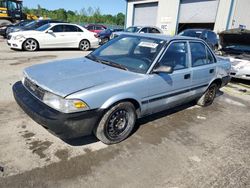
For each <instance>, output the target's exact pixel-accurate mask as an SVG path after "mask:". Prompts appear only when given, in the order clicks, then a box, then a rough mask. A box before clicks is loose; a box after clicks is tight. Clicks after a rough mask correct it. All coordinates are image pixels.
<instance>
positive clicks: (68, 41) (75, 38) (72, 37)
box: [62, 25, 83, 48]
mask: <svg viewBox="0 0 250 188" xmlns="http://www.w3.org/2000/svg"><path fill="white" fill-rule="evenodd" d="M82 33H83V31H82V30H81V29H80V28H79V27H77V26H75V25H64V33H63V35H64V37H63V43H62V45H63V47H66V48H78V47H79V43H80V41H79V38H80V37H81V35H82Z"/></svg>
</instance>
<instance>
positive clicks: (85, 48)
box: [79, 40, 90, 51]
mask: <svg viewBox="0 0 250 188" xmlns="http://www.w3.org/2000/svg"><path fill="white" fill-rule="evenodd" d="M79 48H80V50H83V51H88V50H89V49H90V43H89V41H87V40H82V41H81V42H80V44H79Z"/></svg>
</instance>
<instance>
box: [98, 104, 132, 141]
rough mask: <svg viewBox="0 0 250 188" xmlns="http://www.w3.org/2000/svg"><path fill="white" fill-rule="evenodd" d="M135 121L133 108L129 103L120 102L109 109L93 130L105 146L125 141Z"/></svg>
mask: <svg viewBox="0 0 250 188" xmlns="http://www.w3.org/2000/svg"><path fill="white" fill-rule="evenodd" d="M135 121H136V112H135V107H134V105H133V104H132V103H130V102H121V103H118V104H116V105H114V106H113V107H111V108H110V109H109V110H108V111H107V112H106V113H105V114H104V115H103V117H102V119H101V121H100V122H99V124H98V126H97V128H96V129H95V130H94V134H95V135H96V137H97V138H98V139H99V140H100V141H101V142H103V143H105V144H108V145H110V144H116V143H119V142H121V141H123V140H125V139H126V138H127V137H128V136H129V135H130V133H131V132H132V130H133V128H134V125H135Z"/></svg>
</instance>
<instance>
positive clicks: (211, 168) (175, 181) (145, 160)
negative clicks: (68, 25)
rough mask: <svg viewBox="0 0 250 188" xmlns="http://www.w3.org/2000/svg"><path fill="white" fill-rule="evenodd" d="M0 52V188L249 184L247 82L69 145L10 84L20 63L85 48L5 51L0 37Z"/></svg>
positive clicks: (249, 88)
mask: <svg viewBox="0 0 250 188" xmlns="http://www.w3.org/2000/svg"><path fill="white" fill-rule="evenodd" d="M0 54H1V55H0V66H1V69H0V130H1V131H0V187H11V188H12V187H53V188H54V187H79V188H80V187H107V188H110V187H115V188H116V187H179V188H182V187H192V188H193V187H209V188H210V187H232V188H237V187H250V84H249V83H248V82H243V83H238V82H234V83H231V84H229V85H228V86H227V87H225V88H223V89H221V91H220V92H219V93H218V96H217V98H216V100H215V102H214V104H213V105H211V106H209V107H207V108H200V107H197V106H195V105H194V104H187V105H184V106H181V107H178V108H175V109H171V110H168V111H165V112H162V113H159V114H156V115H153V116H150V117H147V118H144V119H141V120H140V121H138V123H137V127H138V128H137V130H136V131H135V133H134V134H133V135H132V136H131V137H130V138H128V139H127V140H126V141H124V142H122V143H120V144H117V145H113V146H106V145H104V144H102V143H100V142H99V141H97V140H96V139H94V138H93V137H89V138H80V139H77V140H75V141H74V142H72V143H70V144H69V143H65V142H63V141H62V140H60V139H58V138H57V137H55V136H53V135H51V134H50V133H49V132H47V131H46V130H45V129H44V128H42V127H41V126H40V125H38V124H36V123H35V122H34V121H32V120H31V119H30V118H29V117H28V116H27V115H26V114H25V113H23V111H22V110H21V109H20V108H19V107H18V106H17V104H16V103H15V101H14V99H13V96H12V92H11V87H12V85H13V84H14V83H15V82H16V81H18V80H20V79H21V77H22V70H23V68H25V67H27V66H30V65H33V64H38V63H43V62H47V61H50V60H54V59H65V58H74V57H82V56H84V55H86V54H87V53H86V52H81V51H78V50H60V51H46V50H45V51H39V52H34V53H30V52H22V51H12V50H10V49H9V48H8V46H7V45H6V42H5V41H4V40H3V39H0ZM236 81H238V80H236ZM1 167H2V168H1Z"/></svg>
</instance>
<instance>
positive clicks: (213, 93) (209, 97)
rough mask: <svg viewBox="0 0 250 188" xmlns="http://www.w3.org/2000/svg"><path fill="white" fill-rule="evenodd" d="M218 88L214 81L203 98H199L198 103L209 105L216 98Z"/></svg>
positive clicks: (204, 105)
mask: <svg viewBox="0 0 250 188" xmlns="http://www.w3.org/2000/svg"><path fill="white" fill-rule="evenodd" d="M217 90H218V85H217V84H216V83H212V84H211V85H210V86H209V87H208V89H207V90H206V92H205V93H204V94H203V95H202V96H201V98H199V99H198V101H197V105H199V106H203V107H206V106H209V105H211V104H212V103H213V101H214V98H215V96H216V93H217Z"/></svg>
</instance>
